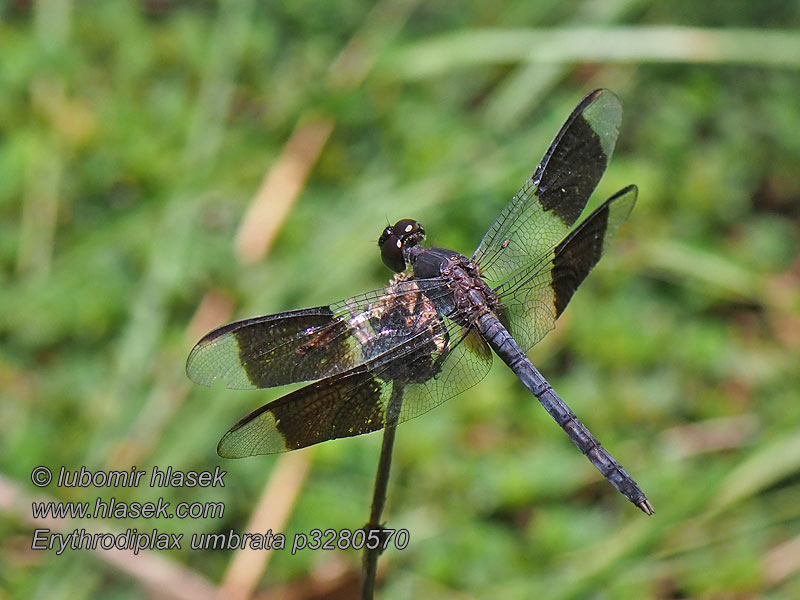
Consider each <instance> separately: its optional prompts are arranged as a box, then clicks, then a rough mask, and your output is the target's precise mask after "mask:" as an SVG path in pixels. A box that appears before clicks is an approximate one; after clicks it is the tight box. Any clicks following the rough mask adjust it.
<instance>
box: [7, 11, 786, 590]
mask: <svg viewBox="0 0 800 600" xmlns="http://www.w3.org/2000/svg"><path fill="white" fill-rule="evenodd" d="M0 7H2V8H0V57H2V59H1V60H0V260H1V261H2V270H0V277H2V281H0V341H1V345H0V396H1V397H2V401H1V402H0V598H48V599H49V598H138V597H142V596H151V597H197V598H202V597H212V596H211V595H209V594H213V592H214V586H218V585H220V584H222V582H225V585H226V586H228V587H226V589H228V590H231V589H233V588H236V587H237V585H238V586H239V589H240V591H239V592H237V593H239V594H240V596H239V597H243V596H246V595H247V593H248V591H245V592H242V591H241V588H248V590H252V588H253V587H256V591H255V593H256V595H257V596H258V597H277V595H276V594H278V593H280V594H283V595H282V596H280V597H284V598H287V597H289V598H308V597H334V594H339V596H338V597H353V595H354V594H355V593H356V589H357V577H358V572H359V567H360V554H359V553H357V552H354V551H347V552H340V551H336V552H331V551H327V552H323V551H317V552H312V551H305V552H300V553H298V554H296V555H295V556H292V555H291V554H289V552H288V551H278V552H275V553H274V554H273V555H271V557H270V562H269V564H268V565H267V566H266V568H265V569H264V567H263V566H258V565H257V564H255V565H254V564H251V565H250V567H249V568H246V569H244V572H245V573H246V574H245V575H241V572H238V571H236V570H235V569H233V568H232V566H231V565H232V564H233V562H234V561H236V560H237V558H236V553H234V552H231V551H222V550H208V551H193V550H190V549H188V543H187V542H188V540H189V538H191V534H192V533H195V532H227V531H229V530H231V529H234V530H236V531H238V532H242V531H245V530H246V529H247V524H248V522H250V519H251V518H252V517H253V513H254V512H256V506H261V509H260V510H262V511H263V512H264V514H266V515H267V520H269V518H278V517H279V516H280V515H279V514H277V513H281V511H283V513H281V514H284V513H285V515H286V518H287V519H288V520H287V522H286V524H285V526H284V527H283V529H284V530H285V531H286V532H287V533H288V534H289V536H292V535H293V534H294V533H295V532H307V531H308V530H310V529H312V528H315V527H316V528H322V529H326V528H337V529H340V528H351V529H352V528H357V527H360V526H362V525H363V524H364V523H365V522H366V520H367V517H368V513H369V504H370V499H371V493H372V485H373V478H374V472H375V467H376V463H377V456H378V451H379V447H380V439H381V438H380V435H379V434H373V435H369V436H361V437H358V438H351V439H346V440H338V441H335V442H330V443H326V444H323V445H321V446H319V447H316V448H314V449H312V450H311V451H302V452H298V453H291V454H289V455H286V457H295V456H296V455H302V456H301V458H299V459H298V458H291V459H290V462H281V461H285V460H286V459H285V458H281V457H258V458H253V459H248V460H240V461H225V460H223V459H220V458H218V457H217V456H216V453H215V447H216V444H217V441H218V439H219V438H220V436H221V435H222V434H223V433H224V432H225V431H226V430H227V429H228V427H230V425H232V424H233V423H234V422H235V421H236V420H238V419H239V418H240V417H241V416H243V415H244V414H245V413H247V412H248V411H250V410H251V409H253V408H254V407H256V406H259V405H260V404H262V403H264V402H266V401H268V400H271V399H273V398H276V397H278V396H279V395H281V394H282V393H284V392H285V390H282V389H281V390H267V391H264V392H259V393H249V392H232V391H228V390H225V389H222V388H219V389H217V388H215V389H213V390H211V389H202V388H198V387H195V386H192V385H190V382H189V381H188V380H187V379H186V377H185V374H184V372H183V369H184V361H185V358H186V355H187V353H188V351H189V349H190V348H191V347H192V345H193V343H194V342H195V341H196V340H197V339H198V338H199V337H200V336H201V335H202V334H203V333H205V332H206V331H208V330H210V329H211V328H213V327H214V326H216V325H218V324H221V323H222V322H224V321H226V320H230V319H232V318H236V317H244V316H251V315H256V314H266V313H271V312H277V311H282V310H287V309H292V308H300V307H306V306H316V305H320V304H327V303H329V302H331V301H334V300H338V299H340V298H344V297H347V296H350V295H352V294H354V293H357V292H360V291H365V290H368V289H371V288H374V287H377V286H379V285H382V284H383V283H384V282H385V281H386V280H387V279H388V276H389V273H388V271H386V269H385V268H384V267H383V265H382V264H381V262H380V259H379V256H378V252H377V246H376V240H377V237H378V235H379V233H380V231H381V229H382V228H383V227H384V226H385V224H386V222H387V221H391V222H394V221H395V220H397V219H399V218H404V217H411V218H416V219H418V220H420V221H421V222H422V223H424V224H425V227H426V230H427V232H428V238H429V240H430V241H431V242H432V243H435V244H436V245H439V246H444V247H450V248H454V249H458V250H460V251H462V252H464V253H466V254H470V253H471V251H472V249H473V248H474V247H475V246H476V245H477V243H478V241H479V240H480V238H481V236H482V234H483V232H484V231H485V230H486V228H487V227H488V226H489V224H490V223H491V222H492V220H493V219H494V217H495V216H496V214H497V213H498V212H499V211H500V210H501V208H502V207H503V206H504V204H505V202H506V201H507V200H508V199H509V198H510V197H511V195H512V194H513V193H514V192H515V191H516V190H517V188H518V187H519V186H520V185H521V183H522V182H523V181H524V180H525V178H526V177H527V176H528V175H529V174H530V172H531V171H532V170H533V168H534V167H535V166H536V163H537V161H538V160H539V158H540V157H541V156H542V154H543V153H544V151H545V149H546V148H547V145H548V143H549V141H550V139H551V138H552V136H553V135H554V134H555V132H556V130H557V129H558V127H559V126H560V124H561V123H562V122H563V121H564V119H565V118H566V117H567V115H568V114H569V112H570V111H571V110H572V108H573V107H574V105H575V104H576V103H577V102H578V101H579V100H580V98H581V97H582V96H583V95H584V94H585V93H586V92H588V91H589V90H591V89H593V88H595V87H607V88H609V89H612V90H613V91H615V93H617V94H618V95H619V96H620V97H621V98H622V100H623V102H624V111H625V112H624V118H623V127H622V130H621V133H620V138H619V143H618V145H617V150H616V154H615V156H614V157H613V159H612V161H611V164H610V167H609V169H608V171H607V173H606V175H605V177H604V179H603V181H602V182H601V184H600V186H599V188H598V191H597V193H596V194H595V196H594V198H593V200H592V202H591V204H590V206H594V205H596V204H597V203H598V202H599V201H601V200H602V199H603V198H605V197H606V196H608V195H609V194H610V193H612V192H613V191H616V190H617V189H618V188H620V187H622V186H624V185H627V184H629V183H636V184H637V185H638V186H639V188H640V195H639V202H638V205H637V207H636V209H635V211H634V212H633V214H632V215H631V219H630V221H629V222H628V224H627V225H626V226H625V227H624V228H623V229H622V231H621V232H620V236H619V238H618V239H617V241H616V243H615V244H614V246H613V247H612V248H611V250H610V251H609V252H608V253H607V254H606V256H605V258H604V259H603V261H602V262H601V264H600V265H599V266H598V268H597V269H596V270H595V271H594V272H593V274H592V275H591V276H590V277H589V278H588V279H587V281H586V282H585V283H584V284H583V285H582V287H581V290H580V291H579V292H578V293H577V294H576V295H575V297H574V298H573V300H572V302H571V304H570V307H569V309H568V310H567V311H566V313H565V314H564V315H563V317H562V318H561V319H560V321H559V323H558V326H557V327H556V329H555V330H554V331H553V332H551V334H550V335H549V336H548V337H547V338H546V339H545V341H543V342H542V343H541V344H540V345H539V346H537V347H536V348H535V349H534V350H533V352H532V353H531V356H532V358H533V360H534V362H535V363H536V364H537V365H538V367H539V368H540V369H541V370H542V372H543V374H544V375H545V376H546V377H548V379H549V380H550V382H551V383H552V384H553V386H554V387H555V389H556V390H558V391H559V392H560V394H561V396H562V397H563V398H564V399H565V400H566V401H567V402H568V403H569V404H570V405H571V407H572V408H573V409H574V410H575V412H576V413H577V414H578V415H579V416H580V417H581V418H582V419H583V421H584V422H585V423H586V424H587V425H588V426H589V427H590V428H591V429H592V431H593V432H594V433H595V434H596V435H597V436H598V437H599V438H600V439H601V441H602V442H603V443H604V445H605V446H606V447H607V448H608V449H609V450H610V451H611V452H612V454H614V456H616V457H617V458H618V459H619V460H620V462H621V463H622V464H623V465H624V466H625V467H626V469H627V470H628V471H629V472H630V473H631V474H632V475H633V477H634V478H635V479H636V480H637V481H638V482H639V484H640V485H641V486H642V488H643V489H644V490H645V491H646V493H647V494H648V497H649V498H650V500H651V502H652V503H653V505H654V506H655V508H656V511H657V514H656V515H655V516H654V517H651V518H647V517H645V516H644V515H642V514H641V513H640V512H639V511H638V510H636V509H635V508H634V507H633V506H632V505H631V504H629V503H628V502H627V501H626V500H625V499H624V498H623V497H622V496H620V495H619V494H618V493H617V492H616V491H615V490H614V489H613V488H612V487H611V486H610V485H608V484H607V483H606V482H605V481H604V480H602V478H601V477H600V476H599V475H598V473H597V472H596V471H595V470H594V469H593V468H592V467H591V465H590V464H589V463H588V461H586V459H585V458H584V457H583V456H581V454H580V453H579V452H578V451H577V450H576V449H575V448H574V446H573V445H572V444H571V442H570V441H569V440H568V439H567V438H566V437H565V436H564V434H563V433H562V432H561V431H560V429H559V428H558V427H557V426H556V425H555V424H554V422H553V421H552V420H551V418H550V417H549V416H548V415H547V414H546V413H545V412H544V411H543V410H542V409H541V407H540V406H539V405H538V403H537V402H536V401H535V399H534V398H532V397H531V396H530V395H529V394H528V393H527V392H526V390H525V389H524V388H523V386H522V385H520V384H519V383H518V382H517V381H515V379H514V377H513V376H512V374H511V373H510V372H509V370H508V369H507V368H506V367H505V366H504V365H503V364H502V363H501V362H500V361H499V360H495V366H494V368H493V369H492V371H491V373H490V374H489V376H488V377H487V378H486V379H485V380H484V381H483V382H482V383H481V384H479V385H477V386H476V387H474V388H472V389H470V390H469V391H468V392H466V393H464V394H462V395H460V396H459V397H457V398H455V399H453V400H452V401H450V402H448V403H446V404H445V405H443V406H442V407H440V408H439V409H437V410H435V411H433V412H431V413H429V414H426V415H425V416H424V417H422V418H419V419H415V420H413V421H411V422H409V423H407V424H404V425H403V426H402V427H400V428H399V429H398V436H397V442H396V448H395V454H394V463H393V471H392V480H391V484H390V488H389V503H388V506H387V511H386V513H385V515H384V516H385V518H386V519H387V520H388V524H389V526H392V527H405V528H407V529H408V530H409V532H410V544H409V546H408V547H407V548H406V549H405V550H402V551H398V550H390V551H388V552H387V553H386V554H385V555H384V556H383V558H382V559H381V564H382V568H383V569H384V570H383V572H382V582H383V583H382V587H381V590H380V594H381V595H382V597H384V598H410V597H416V598H601V599H605V598H713V599H732V598H736V599H740V598H762V597H769V598H787V599H791V598H798V597H800V576H798V573H799V572H800V402H798V400H800V352H799V350H800V260H798V246H799V245H800V177H798V174H799V173H800V135H798V132H800V72H799V69H800V31H798V29H797V28H798V25H800V4H798V3H797V2H788V1H784V2H780V1H768V2H759V3H753V2H749V1H747V0H738V1H731V2H708V3H702V4H701V3H695V2H688V1H685V2H671V3H662V2H652V1H646V0H612V1H611V2H600V1H595V0H569V1H560V2H555V1H550V0H547V1H543V2H523V1H516V2H514V1H507V2H493V3H481V2H466V3H457V2H440V3H422V2H416V1H414V0H378V2H377V3H371V2H363V1H356V0H342V1H339V2H307V1H298V2H286V3H278V2H273V3H267V2H255V1H249V2H229V3H220V4H218V3H215V2H210V1H204V2H170V1H169V0H150V1H141V2H133V1H130V2H122V1H114V2H103V3H77V2H76V3H73V2H68V1H66V0H50V1H45V2H35V3H34V2H26V1H23V0H17V1H8V0H7V1H6V2H3V3H0ZM281 464H283V465H284V468H283V469H282V472H281V473H278V471H281V467H280V465H281ZM37 465H46V466H48V467H50V468H52V469H53V470H57V469H58V468H59V467H60V466H62V465H63V466H65V467H66V468H68V469H77V468H79V467H80V466H81V465H85V466H86V467H87V468H89V469H92V470H97V469H109V468H116V469H129V468H130V467H131V465H137V466H138V467H139V468H143V469H148V470H150V469H152V467H153V466H154V465H156V466H158V467H159V468H166V466H168V465H172V466H173V467H175V468H176V469H182V470H189V469H194V470H206V469H212V470H213V469H214V467H216V466H221V467H222V468H223V469H226V470H227V471H228V475H227V477H226V479H225V481H226V486H225V487H224V488H221V489H220V488H217V489H214V488H206V489H181V488H176V489H167V490H158V489H151V488H149V487H147V486H140V487H138V488H124V489H117V490H107V489H94V488H88V489H87V488H56V487H55V486H54V485H51V486H49V487H48V488H47V489H46V490H38V489H37V488H35V487H34V486H33V485H32V483H31V480H30V477H31V470H32V469H33V468H34V467H36V466H37ZM308 465H310V469H309V470H308V472H307V474H306V475H305V478H304V477H303V475H304V473H305V471H304V469H305V468H306V467H307V466H308ZM265 486H266V488H265ZM264 489H267V490H268V493H269V494H272V495H270V496H269V497H268V498H267V500H266V501H261V502H260V501H259V498H261V497H262V490H264ZM42 494H48V495H47V496H44V495H42ZM112 495H113V496H116V497H117V498H118V499H120V500H127V501H151V500H155V499H156V498H157V497H159V496H164V497H165V498H166V499H167V500H169V501H171V502H173V503H177V502H180V501H190V502H191V501H219V502H224V503H225V506H226V511H225V515H224V518H223V519H213V520H212V519H209V520H188V519H187V520H180V521H178V520H169V521H165V520H161V521H147V520H119V521H109V522H106V523H104V524H102V526H101V525H100V524H97V523H82V522H77V521H72V522H67V523H61V524H56V525H52V527H53V529H54V530H63V531H71V530H72V529H74V528H80V527H83V526H89V525H92V526H94V527H99V528H100V529H101V530H104V529H108V528H109V527H111V528H114V529H115V530H119V531H124V530H125V529H126V528H129V527H136V528H137V529H139V530H142V531H149V530H151V529H152V528H158V529H159V530H160V531H166V532H170V533H184V534H185V538H184V549H183V550H181V551H160V552H153V553H152V554H147V555H146V556H145V555H142V556H139V557H138V558H137V559H135V560H134V559H133V558H130V557H126V558H123V559H115V558H114V557H113V556H112V553H108V552H106V553H103V552H98V553H92V552H87V551H67V552H66V553H65V554H63V555H61V556H56V554H55V552H53V551H44V552H39V551H32V550H31V536H32V531H33V528H34V527H35V526H37V525H36V524H35V523H34V522H32V521H31V515H30V499H31V498H50V499H58V500H64V501H80V500H89V501H93V500H94V499H95V498H97V497H98V496H100V497H102V498H104V499H107V498H108V497H110V496H112ZM276 498H277V500H276ZM259 502H260V503H259ZM276 503H280V504H281V507H282V508H280V509H279V508H277V504H276ZM256 522H258V521H256ZM39 526H41V525H39ZM251 558H252V556H251ZM262 558H263V555H262ZM256 560H257V559H256ZM242 564H247V563H242ZM162 570H163V573H166V575H164V574H163V573H162ZM237 573H239V574H237ZM161 575H163V577H162V578H161V579H159V578H158V577H159V576H161ZM243 582H246V583H243ZM192 585H197V586H199V587H197V588H196V589H195V588H193V587H192ZM248 586H249V587H248ZM326 586H327V587H326ZM187 593H189V594H190V595H188V596H187ZM204 594H207V596H204ZM224 597H236V596H235V595H234V592H233V591H231V592H230V595H225V596H224Z"/></svg>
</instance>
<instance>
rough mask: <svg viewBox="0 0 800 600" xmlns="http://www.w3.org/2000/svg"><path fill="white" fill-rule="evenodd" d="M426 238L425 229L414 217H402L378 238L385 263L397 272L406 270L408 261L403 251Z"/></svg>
mask: <svg viewBox="0 0 800 600" xmlns="http://www.w3.org/2000/svg"><path fill="white" fill-rule="evenodd" d="M424 239H425V229H423V227H422V225H420V224H419V223H417V222H416V221H414V220H413V219H401V220H400V221H398V222H397V223H395V224H394V225H392V226H391V227H387V228H386V229H384V230H383V232H382V233H381V237H380V238H378V246H379V247H380V249H381V259H382V260H383V264H385V265H386V266H387V267H389V268H390V269H391V270H392V271H394V272H395V273H402V272H403V271H405V270H406V267H407V266H408V263H407V262H406V256H405V253H404V252H403V250H404V249H406V248H410V247H412V246H414V245H416V244H418V243H419V242H421V241H422V240H424Z"/></svg>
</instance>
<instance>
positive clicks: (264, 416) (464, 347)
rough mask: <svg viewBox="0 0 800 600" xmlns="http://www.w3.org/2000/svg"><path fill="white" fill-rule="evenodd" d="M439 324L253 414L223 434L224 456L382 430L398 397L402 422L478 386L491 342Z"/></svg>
mask: <svg viewBox="0 0 800 600" xmlns="http://www.w3.org/2000/svg"><path fill="white" fill-rule="evenodd" d="M436 321H437V324H436V325H434V324H432V323H426V324H422V327H423V329H428V331H421V332H419V333H418V334H417V335H416V336H414V337H412V338H410V339H409V340H407V341H406V342H404V343H403V344H402V345H400V346H396V347H394V348H392V349H391V350H390V351H388V352H386V353H385V354H383V355H381V356H380V357H377V358H375V359H372V360H370V361H368V362H366V363H364V364H362V365H359V366H358V367H356V368H354V369H351V370H350V371H347V372H345V373H340V374H338V375H334V376H332V377H328V378H326V379H323V380H321V381H317V382H315V383H312V384H309V385H307V386H305V387H303V388H301V389H299V390H297V391H294V392H292V393H290V394H287V395H286V396H283V397H282V398H278V399H277V400H275V401H273V402H270V403H269V404H266V405H264V406H262V407H261V408H259V409H257V410H255V411H253V412H252V413H250V414H249V415H247V416H246V417H244V418H243V419H242V420H241V421H239V422H238V423H237V424H236V425H234V426H233V427H232V428H231V429H230V430H229V431H228V432H227V433H226V434H225V435H224V436H223V438H222V439H221V440H220V442H219V445H218V446H217V452H218V454H219V455H220V456H223V457H225V458H241V457H245V456H253V455H257V454H272V453H276V452H284V451H287V450H294V449H297V448H304V447H306V446H311V445H313V444H318V443H320V442H324V441H327V440H331V439H336V438H341V437H350V436H354V435H360V434H362V433H369V432H371V431H377V430H379V429H382V428H383V427H385V426H386V422H387V418H388V417H387V410H388V408H389V402H390V399H391V398H392V394H393V393H394V392H400V393H402V405H401V410H400V414H399V417H398V419H397V422H403V421H407V420H409V419H412V418H414V417H417V416H419V415H421V414H423V413H425V412H427V411H429V410H431V409H432V408H434V407H436V406H438V405H439V404H441V403H442V402H444V401H445V400H447V399H448V398H451V397H453V396H455V395H456V394H459V393H460V392H462V391H464V390H465V389H467V388H469V387H471V386H473V385H475V384H476V383H478V381H480V380H481V379H483V377H484V376H485V375H486V373H488V371H489V367H490V366H491V362H492V354H491V351H490V350H489V347H488V346H487V344H486V342H485V341H484V340H483V338H481V337H480V335H478V334H477V333H476V332H474V331H470V332H468V333H467V332H465V331H464V330H463V329H462V328H461V327H460V326H458V325H456V324H455V323H454V322H452V321H449V320H448V319H441V320H440V319H438V318H437V320H436ZM431 328H432V329H433V331H431Z"/></svg>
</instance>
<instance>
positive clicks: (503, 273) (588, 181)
mask: <svg viewBox="0 0 800 600" xmlns="http://www.w3.org/2000/svg"><path fill="white" fill-rule="evenodd" d="M621 121H622V104H621V102H620V100H619V98H617V97H616V96H615V95H614V94H613V93H611V92H610V91H608V90H595V91H593V92H591V93H590V94H588V95H587V96H586V97H585V98H584V99H583V100H581V102H580V103H579V104H578V106H577V107H576V108H575V110H573V111H572V114H571V115H570V116H569V118H568V119H567V121H566V122H565V123H564V125H563V126H562V127H561V129H560V130H559V132H558V134H557V135H556V137H555V138H554V139H553V141H552V143H551V144H550V148H549V149H548V150H547V152H546V153H545V155H544V158H542V161H541V162H540V163H539V166H538V167H536V171H534V173H533V175H531V177H530V179H528V181H526V182H525V184H524V185H523V186H522V188H521V189H520V190H519V192H517V193H516V195H515V196H514V197H513V198H512V199H511V201H510V202H509V203H508V205H506V207H505V208H504V209H503V211H502V212H501V213H500V216H498V217H497V219H496V220H495V222H494V223H493V224H492V226H491V227H490V228H489V230H488V231H487V232H486V235H485V236H484V238H483V240H482V241H481V243H480V244H479V246H478V248H477V250H475V254H474V255H473V261H474V262H476V263H477V264H478V266H479V267H480V270H481V274H482V275H483V277H484V278H485V279H486V280H487V281H488V282H489V283H490V285H498V284H499V283H501V282H502V281H504V280H506V279H507V278H508V277H509V276H510V275H511V274H512V273H514V272H516V271H517V270H519V269H520V268H522V267H524V266H525V265H528V264H530V263H531V262H533V261H535V260H537V259H538V258H539V257H541V256H542V255H544V254H546V253H547V252H548V251H550V250H551V249H552V248H553V246H554V245H555V244H557V243H558V241H559V240H561V239H562V238H563V237H564V236H565V235H566V234H567V233H568V232H569V230H570V228H571V227H572V225H573V224H574V223H575V221H576V220H577V219H578V217H579V216H580V214H581V213H582V212H583V209H584V208H585V207H586V202H587V200H588V199H589V196H591V194H592V191H594V188H595V187H596V186H597V183H598V182H599V181H600V178H601V177H602V176H603V173H604V172H605V170H606V166H607V165H608V161H609V160H610V158H611V154H612V152H613V151H614V146H615V144H616V141H617V135H618V133H619V126H620V123H621Z"/></svg>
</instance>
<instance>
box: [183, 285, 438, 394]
mask: <svg viewBox="0 0 800 600" xmlns="http://www.w3.org/2000/svg"><path fill="white" fill-rule="evenodd" d="M423 290H424V294H425V295H426V298H428V299H429V300H430V301H431V302H432V303H434V304H432V306H435V307H436V308H437V309H441V310H442V311H445V312H447V311H449V310H451V308H452V307H451V302H450V301H449V298H450V296H451V293H450V290H449V289H448V288H447V286H446V285H445V284H444V283H443V282H442V281H440V280H438V279H428V280H417V281H396V282H394V283H392V284H391V285H389V286H388V287H386V288H383V289H378V290H373V291H372V292H367V293H364V294H360V295H358V296H354V297H352V298H348V299H347V300H343V301H341V302H337V303H335V304H332V305H330V306H320V307H317V308H308V309H303V310H294V311H289V312H284V313H279V314H275V315H266V316H263V317H255V318H252V319H244V320H242V321H236V322H234V323H229V324H227V325H224V326H222V327H220V328H218V329H215V330H214V331H212V332H211V333H209V334H207V335H206V336H204V337H203V338H202V339H201V340H200V341H199V342H198V343H197V345H195V347H194V348H193V349H192V351H191V353H190V354H189V358H188V359H187V361H186V372H187V374H188V375H189V378H190V379H191V380H192V381H194V382H195V383H199V384H202V385H207V386H210V385H212V384H213V383H214V381H216V380H217V379H220V380H222V381H224V382H225V383H226V385H227V387H229V388H235V389H257V388H269V387H274V386H278V385H284V384H287V383H294V382H297V381H311V380H314V379H321V378H323V377H329V376H331V375H335V374H337V373H343V372H345V371H348V370H350V369H352V368H354V367H356V366H358V365H360V364H363V363H364V362H366V361H368V360H370V359H371V358H373V357H375V356H378V355H379V354H381V353H383V352H386V351H387V350H389V349H391V348H393V347H395V346H398V345H401V344H403V343H404V342H405V341H406V340H407V339H408V338H409V337H410V336H412V335H413V332H414V323H413V319H411V318H410V315H411V314H412V313H413V310H414V308H415V306H416V305H417V303H418V302H419V301H420V295H421V294H422V293H423Z"/></svg>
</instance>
